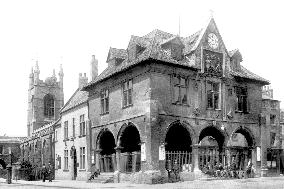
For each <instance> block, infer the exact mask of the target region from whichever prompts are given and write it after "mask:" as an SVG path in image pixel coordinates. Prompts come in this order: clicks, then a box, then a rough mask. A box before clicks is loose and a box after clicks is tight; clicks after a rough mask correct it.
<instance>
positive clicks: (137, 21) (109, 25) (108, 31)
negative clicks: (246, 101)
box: [0, 0, 284, 136]
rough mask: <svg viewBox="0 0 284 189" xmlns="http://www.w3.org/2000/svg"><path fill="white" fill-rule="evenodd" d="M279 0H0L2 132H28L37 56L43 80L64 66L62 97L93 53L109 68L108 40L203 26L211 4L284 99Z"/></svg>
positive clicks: (229, 36) (121, 42) (228, 39)
mask: <svg viewBox="0 0 284 189" xmlns="http://www.w3.org/2000/svg"><path fill="white" fill-rule="evenodd" d="M283 5H284V2H283V3H282V1H281V0H279V1H273V0H271V1H253V0H250V1H248V0H246V1H240V0H238V1H228V0H226V1H212V0H209V1H196V0H194V1H190V0H186V1H178V0H175V1H154V0H149V1H148V0H143V1H134V0H132V1H123V0H120V1H117V0H114V1H105V0H104V1H86V0H83V1H82V0H81V1H72V0H67V1H63V0H55V1H52V0H49V1H40V0H35V1H30V0H25V1H23V0H19V1H14V0H7V1H1V2H0V26H1V27H0V64H1V69H0V81H1V93H0V95H1V99H2V103H1V105H2V108H1V114H0V115H1V126H0V135H3V134H7V135H9V136H26V133H27V127H26V125H27V106H28V103H27V99H28V82H29V80H28V77H29V73H30V70H31V66H32V65H34V64H35V60H36V59H38V61H39V67H40V79H42V80H45V78H46V77H49V76H51V75H52V70H53V69H54V68H55V69H56V73H58V70H59V65H60V64H61V63H62V64H63V70H64V74H65V76H64V96H65V102H67V100H68V99H69V98H70V96H71V95H72V94H73V92H74V91H75V90H76V89H77V87H78V74H79V73H80V72H82V73H84V72H86V73H87V74H88V75H89V64H90V60H91V55H93V54H94V55H95V56H96V58H97V59H98V61H99V73H100V72H102V70H103V69H105V68H106V66H107V64H106V63H105V61H106V58H107V53H108V50H109V47H115V48H124V49H125V48H126V47H127V45H128V42H129V39H130V36H131V35H138V36H142V35H145V34H147V33H149V32H150V31H152V30H153V29H155V28H157V29H161V30H163V31H166V32H169V33H173V34H178V25H179V24H178V23H179V22H178V20H179V17H180V23H181V24H180V25H181V33H180V34H181V36H189V35H191V34H192V33H194V32H196V31H197V30H199V29H200V28H201V27H202V26H203V25H204V23H205V22H206V20H207V19H208V18H209V12H210V11H209V10H213V11H214V18H215V21H216V24H217V27H218V29H219V31H220V34H221V35H222V38H223V41H224V42H225V45H226V47H227V49H228V50H232V49H235V48H238V49H239V50H240V52H241V53H242V56H243V62H242V65H243V66H245V67H246V68H248V69H249V70H251V71H253V72H254V73H256V74H258V75H260V76H262V77H264V78H266V79H268V80H270V81H271V83H272V87H273V88H274V97H275V98H276V99H279V100H281V101H284V88H283V75H284V72H283V70H282V69H283V65H282V64H284V61H283V54H284V48H283V45H284V38H283V34H284V27H283V24H284V21H283V20H284V11H283V7H284V6H283Z"/></svg>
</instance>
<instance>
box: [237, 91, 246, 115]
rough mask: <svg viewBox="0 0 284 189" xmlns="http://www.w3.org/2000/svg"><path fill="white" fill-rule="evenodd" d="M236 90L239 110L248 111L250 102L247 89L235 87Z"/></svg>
mask: <svg viewBox="0 0 284 189" xmlns="http://www.w3.org/2000/svg"><path fill="white" fill-rule="evenodd" d="M235 91H236V96H237V98H236V100H237V104H236V110H237V111H238V112H248V102H247V89H246V88H244V87H235Z"/></svg>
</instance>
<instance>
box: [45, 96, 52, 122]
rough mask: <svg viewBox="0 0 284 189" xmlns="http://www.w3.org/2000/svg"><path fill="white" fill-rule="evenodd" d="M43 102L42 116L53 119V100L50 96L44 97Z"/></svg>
mask: <svg viewBox="0 0 284 189" xmlns="http://www.w3.org/2000/svg"><path fill="white" fill-rule="evenodd" d="M43 101H44V116H45V117H49V118H51V117H53V116H54V98H53V96H52V95H51V94H47V95H45V97H44V98H43Z"/></svg>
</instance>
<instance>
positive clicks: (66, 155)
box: [64, 150, 68, 170]
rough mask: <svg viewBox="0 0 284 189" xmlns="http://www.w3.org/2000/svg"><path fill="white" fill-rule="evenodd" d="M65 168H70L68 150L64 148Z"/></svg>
mask: <svg viewBox="0 0 284 189" xmlns="http://www.w3.org/2000/svg"><path fill="white" fill-rule="evenodd" d="M64 170H68V150H64Z"/></svg>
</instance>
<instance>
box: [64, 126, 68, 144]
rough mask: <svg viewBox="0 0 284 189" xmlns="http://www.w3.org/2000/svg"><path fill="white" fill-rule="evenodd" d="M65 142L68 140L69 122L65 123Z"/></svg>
mask: <svg viewBox="0 0 284 189" xmlns="http://www.w3.org/2000/svg"><path fill="white" fill-rule="evenodd" d="M64 140H68V121H64Z"/></svg>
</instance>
